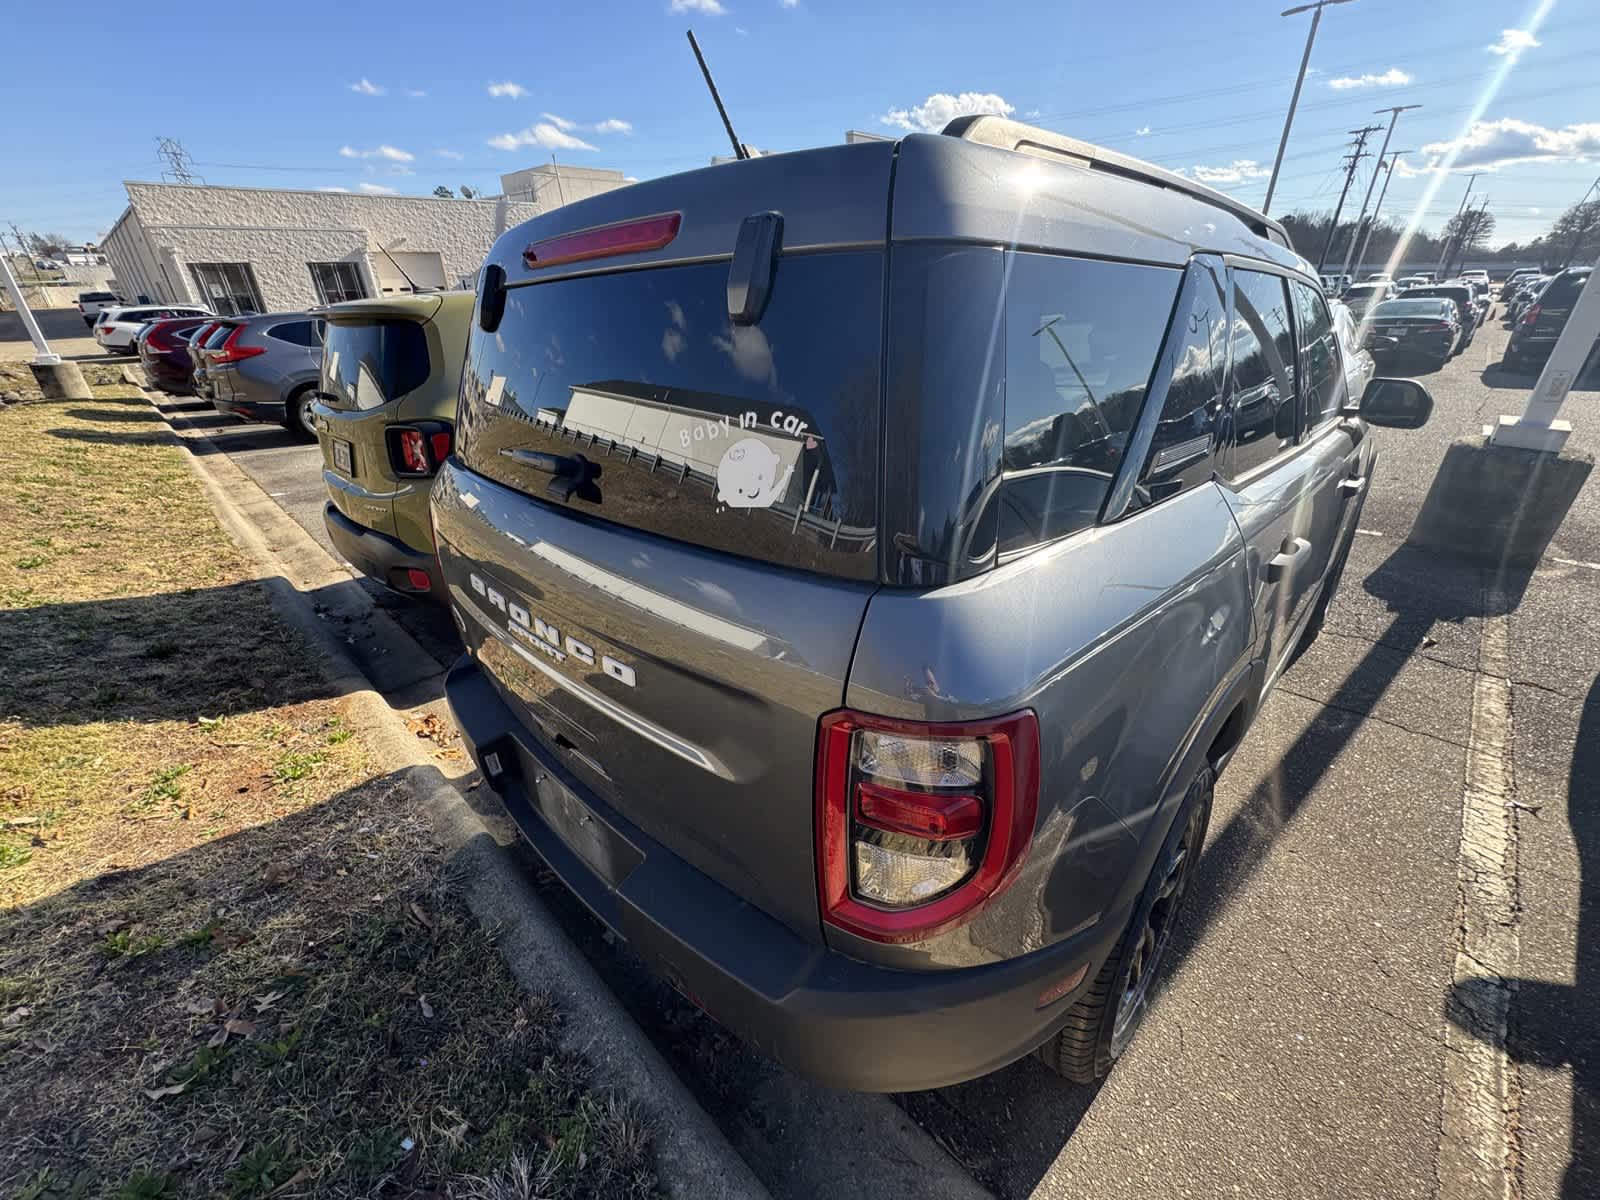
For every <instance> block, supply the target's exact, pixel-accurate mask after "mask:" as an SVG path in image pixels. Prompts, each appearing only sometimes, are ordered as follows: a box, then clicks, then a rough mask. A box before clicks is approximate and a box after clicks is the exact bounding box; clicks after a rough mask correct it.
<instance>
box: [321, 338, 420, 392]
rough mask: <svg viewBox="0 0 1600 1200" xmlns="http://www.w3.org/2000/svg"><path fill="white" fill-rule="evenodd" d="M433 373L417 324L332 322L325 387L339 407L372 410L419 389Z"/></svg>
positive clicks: (325, 360)
mask: <svg viewBox="0 0 1600 1200" xmlns="http://www.w3.org/2000/svg"><path fill="white" fill-rule="evenodd" d="M430 369H431V367H430V364H429V361H428V337H427V335H426V334H425V333H423V331H422V326H421V325H420V324H418V323H417V322H416V321H408V320H405V319H403V318H400V319H395V320H390V321H362V322H359V323H351V322H346V321H329V322H328V326H327V341H326V344H325V345H324V346H323V349H322V386H323V389H324V390H325V391H327V392H330V393H331V394H332V395H333V396H334V398H335V400H336V401H337V407H343V408H354V409H369V408H378V407H380V406H381V405H384V404H387V403H388V402H389V401H390V400H393V399H395V398H396V397H399V396H403V395H405V394H406V393H407V392H410V391H413V390H415V389H416V388H419V387H421V386H422V385H423V384H424V383H426V382H427V380H428V372H429V370H430Z"/></svg>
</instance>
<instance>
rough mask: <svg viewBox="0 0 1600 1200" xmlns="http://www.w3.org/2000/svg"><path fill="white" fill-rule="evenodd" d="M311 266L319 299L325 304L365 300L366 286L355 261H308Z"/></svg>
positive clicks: (312, 277)
mask: <svg viewBox="0 0 1600 1200" xmlns="http://www.w3.org/2000/svg"><path fill="white" fill-rule="evenodd" d="M306 266H308V267H310V268H311V282H312V283H313V284H314V285H315V286H316V289H317V299H318V300H319V301H320V302H321V303H323V304H340V303H343V302H344V301H346V300H365V299H366V298H367V289H366V286H365V285H364V284H363V283H362V282H361V271H360V270H359V269H358V268H357V267H356V264H355V263H353V262H316V263H307V264H306Z"/></svg>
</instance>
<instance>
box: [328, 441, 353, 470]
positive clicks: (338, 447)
mask: <svg viewBox="0 0 1600 1200" xmlns="http://www.w3.org/2000/svg"><path fill="white" fill-rule="evenodd" d="M330 440H331V441H332V442H333V465H334V466H335V467H337V468H338V469H339V470H341V471H343V472H344V473H345V474H346V475H354V474H355V473H356V469H355V466H354V465H353V460H352V458H351V455H350V443H349V442H341V441H340V440H339V439H338V438H332V439H330Z"/></svg>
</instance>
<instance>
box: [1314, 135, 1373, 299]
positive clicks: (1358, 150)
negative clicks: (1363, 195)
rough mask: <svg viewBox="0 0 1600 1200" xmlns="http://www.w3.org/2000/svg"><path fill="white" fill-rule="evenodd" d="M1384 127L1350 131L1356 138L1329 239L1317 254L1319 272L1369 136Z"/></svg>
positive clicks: (1326, 255)
mask: <svg viewBox="0 0 1600 1200" xmlns="http://www.w3.org/2000/svg"><path fill="white" fill-rule="evenodd" d="M1382 128H1383V126H1382V125H1363V126H1362V127H1361V128H1360V129H1352V130H1350V131H1349V132H1350V133H1351V134H1353V135H1354V137H1355V140H1354V141H1353V142H1351V143H1350V146H1351V150H1350V154H1349V157H1347V158H1346V159H1345V173H1344V187H1342V188H1340V189H1339V203H1338V204H1336V205H1334V207H1333V223H1332V224H1330V225H1329V226H1328V240H1327V241H1325V242H1323V243H1322V253H1321V254H1319V255H1317V271H1318V273H1320V272H1321V271H1322V268H1323V265H1324V264H1325V263H1326V262H1327V261H1328V251H1329V250H1330V249H1331V248H1332V247H1333V236H1334V234H1335V233H1337V232H1338V230H1339V214H1340V213H1341V212H1343V211H1344V198H1345V197H1346V196H1347V195H1349V194H1350V181H1351V180H1353V179H1354V178H1355V177H1356V167H1357V166H1358V165H1359V164H1360V162H1361V160H1362V159H1363V158H1366V157H1367V154H1366V148H1367V138H1369V137H1371V136H1372V135H1373V134H1375V133H1377V132H1378V130H1380V129H1382Z"/></svg>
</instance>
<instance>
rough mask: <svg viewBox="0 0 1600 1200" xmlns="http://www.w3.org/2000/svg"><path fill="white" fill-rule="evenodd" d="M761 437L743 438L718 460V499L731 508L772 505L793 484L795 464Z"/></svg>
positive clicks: (769, 506) (720, 502)
mask: <svg viewBox="0 0 1600 1200" xmlns="http://www.w3.org/2000/svg"><path fill="white" fill-rule="evenodd" d="M780 467H783V460H782V459H780V458H779V457H778V452H777V451H776V450H774V449H773V448H772V447H771V446H769V445H767V444H766V443H765V442H763V441H762V440H761V439H760V438H753V437H747V438H740V439H739V440H738V441H737V442H735V443H734V444H733V445H731V446H729V447H728V449H727V450H726V452H724V454H723V455H722V461H721V462H719V463H718V464H717V502H718V503H719V504H726V505H727V506H728V507H729V508H771V507H772V506H773V505H774V504H776V503H777V502H778V500H779V498H780V497H782V495H783V493H784V492H785V491H786V490H787V489H788V487H789V477H790V476H791V475H793V474H794V467H793V466H792V465H791V466H789V467H786V468H783V470H782V473H781V474H780V473H779V468H780Z"/></svg>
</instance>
